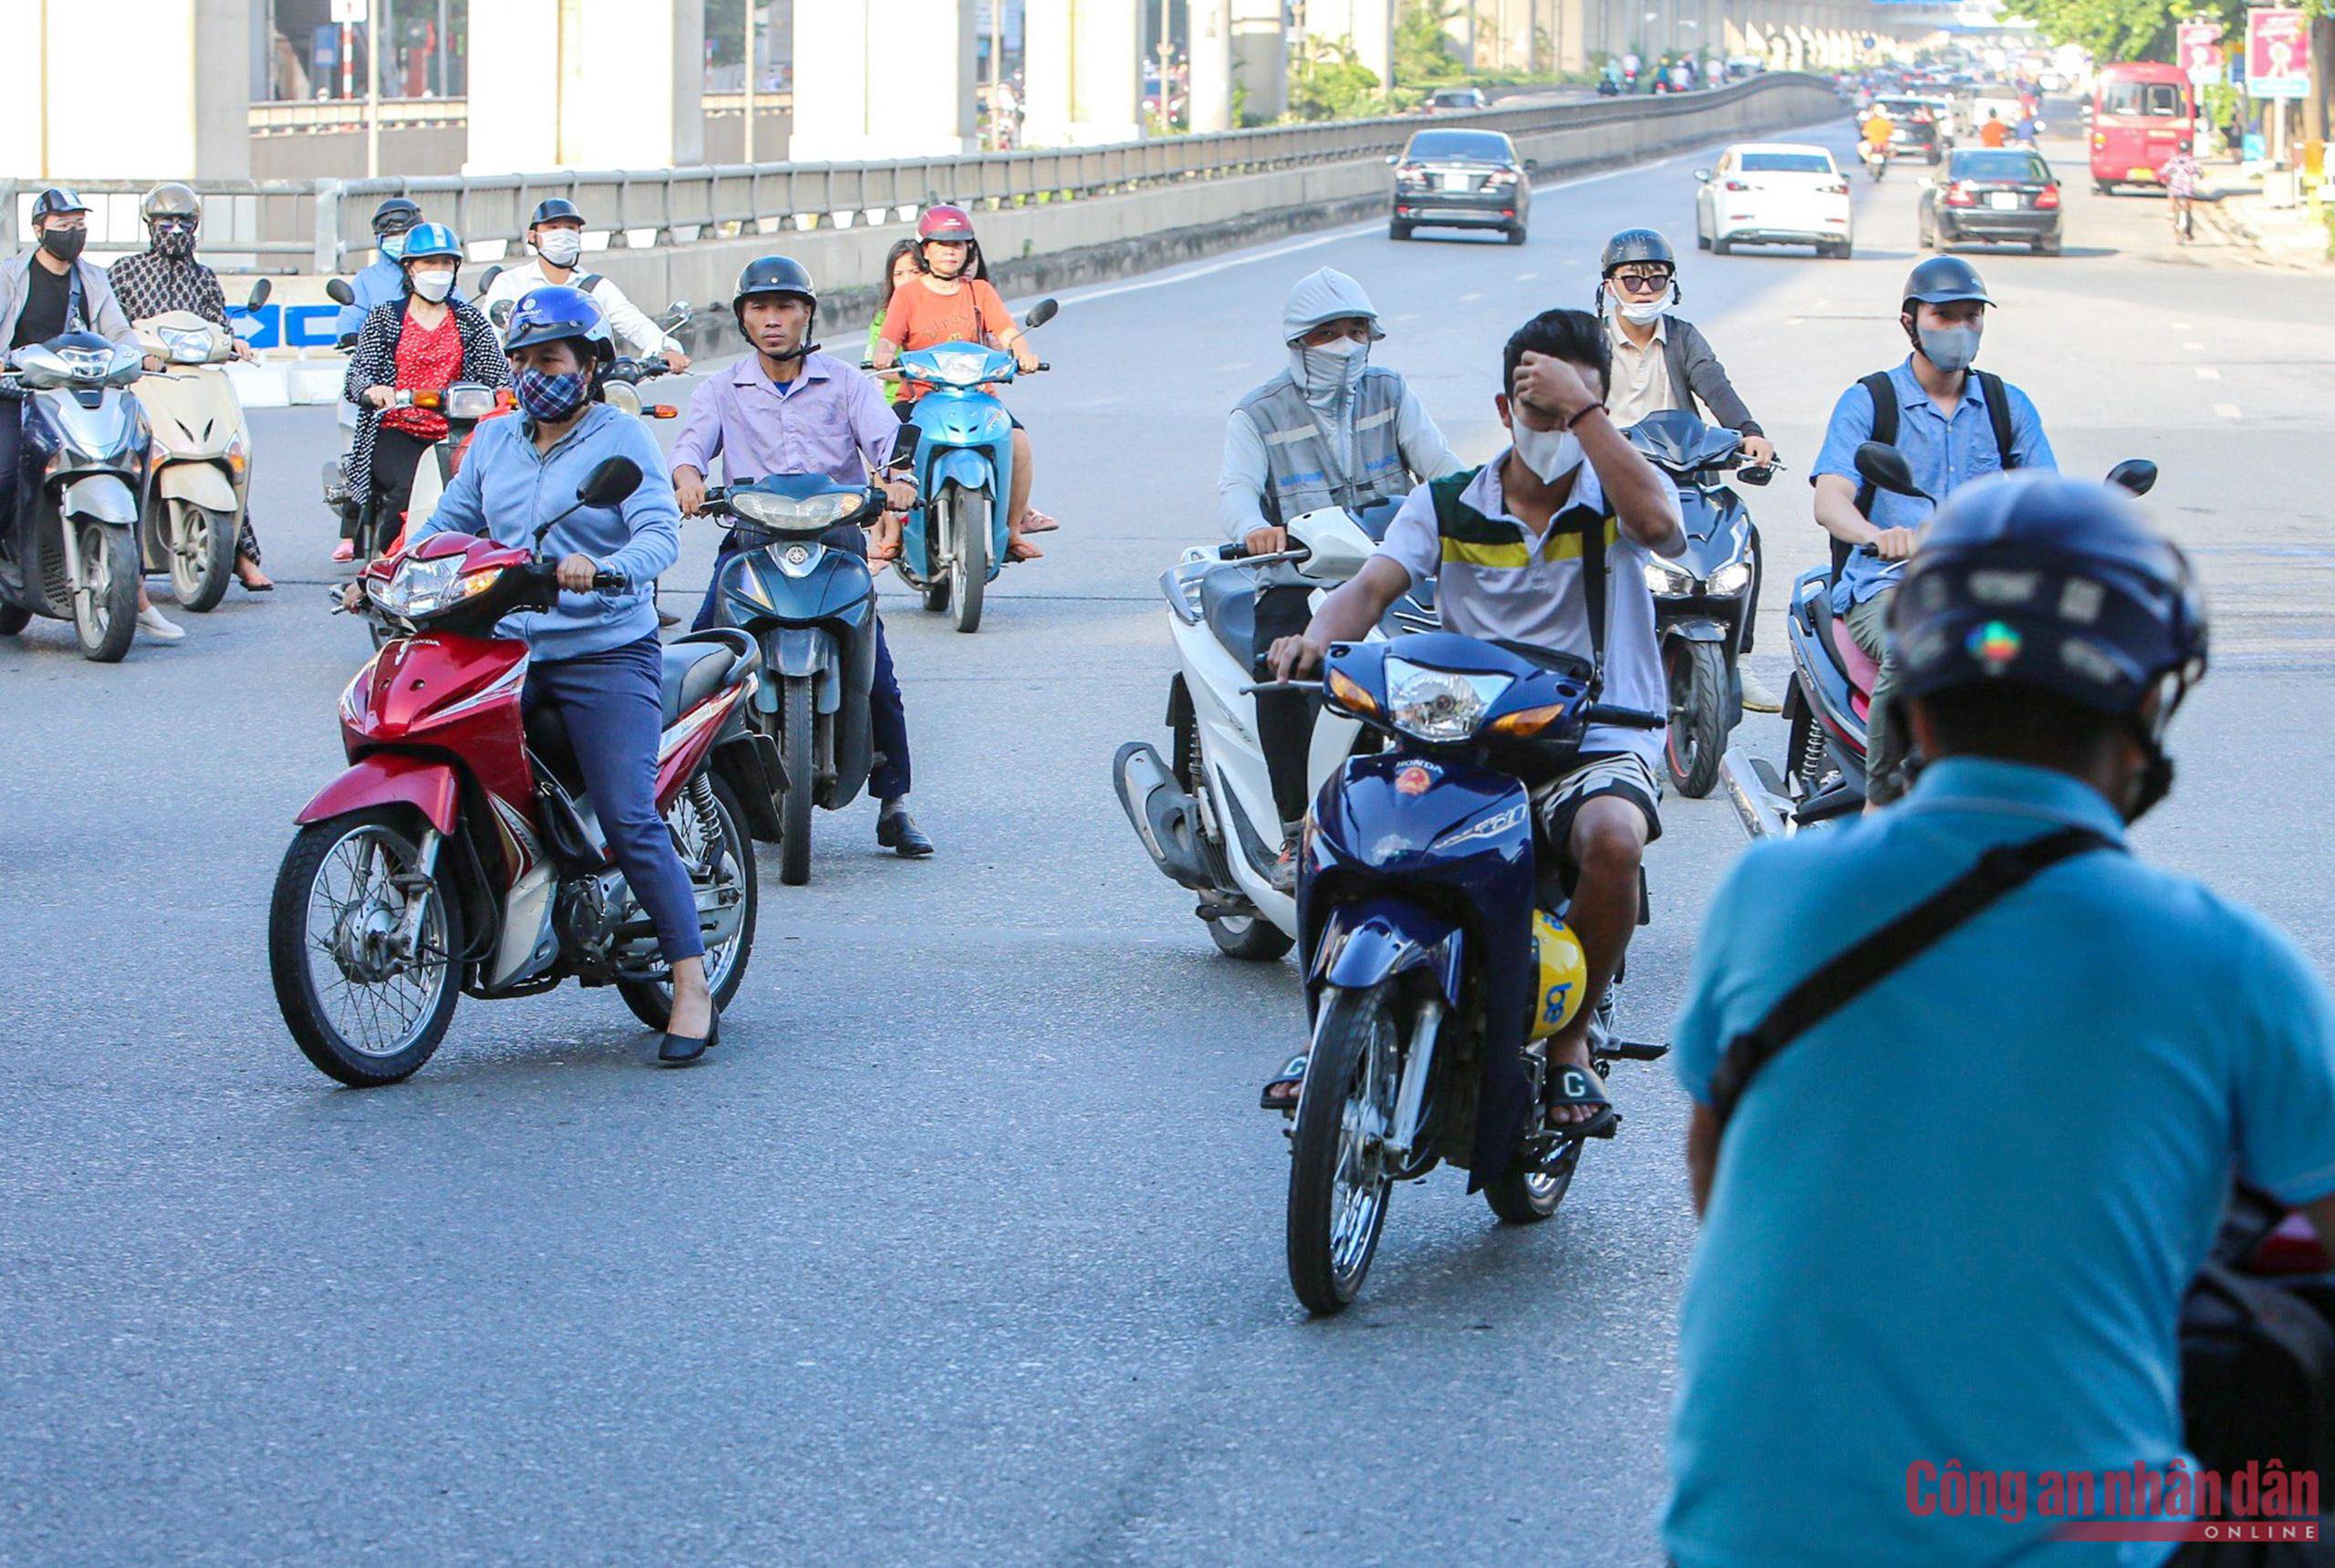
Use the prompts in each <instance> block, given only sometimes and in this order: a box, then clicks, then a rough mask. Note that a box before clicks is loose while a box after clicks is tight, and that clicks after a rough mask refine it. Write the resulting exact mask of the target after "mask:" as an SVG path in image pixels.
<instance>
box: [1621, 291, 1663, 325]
mask: <svg viewBox="0 0 2335 1568" xmlns="http://www.w3.org/2000/svg"><path fill="white" fill-rule="evenodd" d="M1677 298H1678V286H1677V285H1676V284H1672V285H1671V286H1669V287H1668V288H1666V289H1664V290H1663V291H1662V293H1661V294H1660V295H1659V296H1657V297H1655V298H1653V299H1646V300H1637V299H1633V300H1631V301H1629V302H1628V303H1627V304H1623V303H1622V302H1621V300H1620V298H1619V296H1616V298H1615V300H1614V303H1615V304H1616V305H1617V306H1620V308H1621V312H1622V317H1623V318H1624V320H1626V321H1630V322H1634V323H1635V324H1636V325H1637V326H1640V327H1644V326H1645V325H1646V324H1647V323H1649V322H1654V321H1659V320H1661V319H1662V314H1663V312H1664V311H1666V310H1668V309H1669V308H1670V306H1672V305H1673V304H1674V303H1676V300H1677Z"/></svg>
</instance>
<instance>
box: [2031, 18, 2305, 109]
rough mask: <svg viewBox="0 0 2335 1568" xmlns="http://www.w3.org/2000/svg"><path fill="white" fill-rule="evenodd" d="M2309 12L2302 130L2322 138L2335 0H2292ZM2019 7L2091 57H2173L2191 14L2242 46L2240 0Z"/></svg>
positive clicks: (2227, 44) (2047, 32)
mask: <svg viewBox="0 0 2335 1568" xmlns="http://www.w3.org/2000/svg"><path fill="white" fill-rule="evenodd" d="M2293 3H2294V4H2295V5H2297V7H2298V8H2299V9H2300V10H2303V11H2306V12H2308V13H2309V14H2310V16H2311V17H2312V21H2311V26H2310V91H2309V95H2308V96H2307V97H2306V98H2305V99H2303V134H2304V135H2305V136H2309V137H2318V138H2320V139H2324V138H2325V137H2326V136H2327V134H2328V123H2329V118H2330V107H2335V106H2330V101H2329V98H2330V91H2335V68H2330V67H2335V59H2330V55H2331V54H2335V0H2293ZM2016 9H2017V11H2018V14H2019V15H2020V16H2024V17H2026V18H2027V19H2028V20H2029V21H2031V22H2033V23H2034V24H2035V25H2036V26H2038V27H2039V28H2041V29H2042V31H2043V34H2044V36H2047V37H2049V38H2050V39H2051V40H2052V41H2053V42H2054V43H2060V44H2076V45H2080V46H2081V47H2083V48H2085V49H2088V50H2090V51H2091V55H2092V57H2093V58H2094V59H2097V60H2100V61H2102V62H2103V63H2105V62H2108V61H2112V60H2148V59H2156V60H2169V59H2172V58H2173V57H2174V56H2173V49H2174V26H2175V24H2177V23H2181V22H2186V21H2190V20H2193V19H2197V20H2213V21H2218V22H2220V23H2221V24H2222V26H2223V36H2224V38H2225V40H2226V42H2225V44H2224V46H2223V47H2225V48H2227V49H2242V48H2244V47H2246V9H2247V8H2246V5H2245V4H2244V0H2200V3H2198V4H2194V5H2192V4H2182V3H2179V0H2019V4H2018V5H2017V7H2016Z"/></svg>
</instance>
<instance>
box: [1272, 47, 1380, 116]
mask: <svg viewBox="0 0 2335 1568" xmlns="http://www.w3.org/2000/svg"><path fill="white" fill-rule="evenodd" d="M1381 86H1382V84H1381V83H1380V82H1379V80H1378V73H1377V72H1375V71H1374V70H1372V69H1371V68H1370V67H1368V66H1365V65H1364V64H1363V63H1362V60H1361V58H1360V57H1358V56H1356V55H1355V53H1354V46H1353V45H1352V44H1349V43H1347V42H1346V41H1345V40H1344V39H1343V38H1308V39H1307V40H1306V41H1305V47H1304V49H1303V51H1302V53H1301V54H1300V55H1299V56H1298V58H1297V66H1296V68H1295V69H1293V70H1292V71H1291V72H1290V73H1289V112H1290V114H1291V115H1292V117H1293V118H1295V119H1368V118H1369V117H1371V116H1372V115H1376V114H1384V113H1385V112H1386V105H1385V99H1384V97H1383V95H1382V93H1381V91H1380V88H1381Z"/></svg>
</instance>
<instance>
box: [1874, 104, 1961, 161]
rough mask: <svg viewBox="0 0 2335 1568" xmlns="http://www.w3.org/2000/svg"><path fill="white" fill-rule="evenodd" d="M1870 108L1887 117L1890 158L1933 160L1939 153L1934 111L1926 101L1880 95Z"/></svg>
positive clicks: (1935, 112)
mask: <svg viewBox="0 0 2335 1568" xmlns="http://www.w3.org/2000/svg"><path fill="white" fill-rule="evenodd" d="M1873 108H1874V109H1879V110H1881V111H1882V112H1883V113H1884V114H1886V115H1887V116H1888V117H1889V156H1890V157H1892V158H1919V159H1920V160H1922V161H1924V162H1925V163H1935V162H1936V161H1938V159H1939V158H1940V157H1941V156H1942V155H1943V150H1944V143H1943V142H1942V141H1941V140H1940V138H1939V136H1938V132H1937V111H1936V110H1935V109H1933V108H1932V107H1931V106H1930V105H1929V104H1928V103H1925V101H1923V100H1922V99H1918V98H1899V97H1884V98H1878V99H1874V100H1873ZM1859 118H1863V117H1862V116H1860V117H1859Z"/></svg>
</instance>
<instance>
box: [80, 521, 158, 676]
mask: <svg viewBox="0 0 2335 1568" xmlns="http://www.w3.org/2000/svg"><path fill="white" fill-rule="evenodd" d="M74 527H76V528H77V529H78V534H77V535H76V536H75V543H74V548H75V549H77V550H78V551H79V552H80V553H81V586H80V587H78V588H76V589H75V590H74V592H73V630H74V633H75V635H76V636H78V638H79V639H81V657H82V658H84V659H88V660H90V661H91V662H93V663H97V664H112V663H114V662H116V661H117V660H119V659H120V658H121V656H122V655H123V654H125V653H127V652H129V651H130V638H132V637H133V636H135V635H136V634H137V631H138V585H139V583H140V581H141V580H142V578H141V576H140V568H141V567H142V566H144V563H143V562H142V561H140V559H139V558H138V536H137V535H136V534H135V533H134V532H132V531H131V530H130V529H128V528H124V527H122V526H120V525H119V524H111V523H78V524H74Z"/></svg>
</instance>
